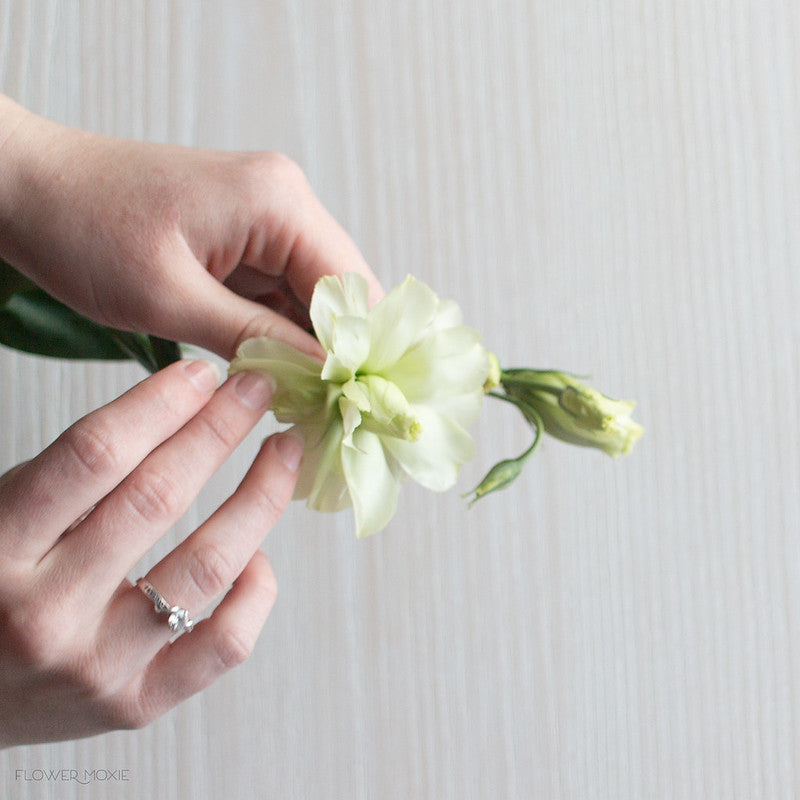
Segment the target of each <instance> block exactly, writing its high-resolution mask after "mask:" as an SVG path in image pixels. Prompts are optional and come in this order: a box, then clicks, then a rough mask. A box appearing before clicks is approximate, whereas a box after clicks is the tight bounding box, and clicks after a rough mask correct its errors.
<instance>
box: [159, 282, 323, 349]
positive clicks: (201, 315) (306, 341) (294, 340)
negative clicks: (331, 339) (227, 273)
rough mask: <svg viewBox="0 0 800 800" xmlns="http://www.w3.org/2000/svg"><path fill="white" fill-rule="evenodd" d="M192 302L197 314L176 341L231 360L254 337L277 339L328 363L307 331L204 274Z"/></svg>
mask: <svg viewBox="0 0 800 800" xmlns="http://www.w3.org/2000/svg"><path fill="white" fill-rule="evenodd" d="M192 288H193V291H194V292H195V295H194V297H193V298H192V300H191V304H192V307H193V308H194V309H195V311H196V313H195V314H193V315H192V317H191V319H185V320H182V321H181V329H180V335H178V332H177V331H174V332H173V333H172V334H171V335H172V336H173V338H176V337H177V338H180V339H181V340H183V341H190V342H192V343H193V344H197V345H199V346H201V347H204V348H206V349H207V350H211V351H212V352H215V353H217V354H219V355H221V356H222V357H223V358H225V359H227V360H229V361H230V360H231V359H233V358H234V356H235V355H236V351H237V350H238V348H239V345H240V344H241V343H242V342H243V341H245V340H246V339H250V338H252V337H254V336H266V337H267V338H270V339H277V340H279V341H282V342H286V344H290V345H291V346H292V347H295V348H297V349H298V350H300V351H301V352H303V353H307V354H308V355H310V356H313V357H316V358H319V359H320V360H323V359H324V356H325V353H324V351H323V349H322V347H321V346H320V344H319V342H318V341H317V340H316V339H315V338H314V336H312V335H311V334H310V333H308V332H307V331H305V330H303V327H301V326H300V325H298V324H296V322H294V321H292V320H293V319H295V315H292V318H291V319H290V318H287V317H285V316H283V315H282V314H280V313H278V312H276V311H274V310H273V309H271V308H268V307H267V306H266V305H264V304H263V303H260V302H255V301H254V300H250V299H247V298H244V297H240V296H239V295H238V294H235V293H234V292H233V291H231V290H230V289H229V288H228V287H227V286H225V285H223V284H221V283H219V282H218V281H216V280H215V279H214V278H212V277H211V276H210V275H209V274H208V273H205V272H203V273H202V274H201V275H200V277H198V280H197V281H196V282H195V283H194V285H193V287H192Z"/></svg>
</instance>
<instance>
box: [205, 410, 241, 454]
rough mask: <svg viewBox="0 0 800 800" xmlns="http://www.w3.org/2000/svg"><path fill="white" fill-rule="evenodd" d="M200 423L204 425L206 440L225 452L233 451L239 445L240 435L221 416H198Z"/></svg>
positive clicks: (206, 414) (207, 414)
mask: <svg viewBox="0 0 800 800" xmlns="http://www.w3.org/2000/svg"><path fill="white" fill-rule="evenodd" d="M198 423H199V424H200V425H202V427H203V429H204V432H205V434H206V438H208V439H211V441H212V442H214V444H216V445H218V446H220V447H221V448H222V449H223V450H225V451H228V450H233V448H234V447H236V445H237V444H238V443H239V438H240V437H239V435H238V434H237V432H236V431H235V430H234V428H233V427H232V426H231V424H230V423H229V422H228V421H227V420H226V419H225V417H223V416H222V415H220V414H212V413H209V412H206V413H202V414H200V415H199V416H198Z"/></svg>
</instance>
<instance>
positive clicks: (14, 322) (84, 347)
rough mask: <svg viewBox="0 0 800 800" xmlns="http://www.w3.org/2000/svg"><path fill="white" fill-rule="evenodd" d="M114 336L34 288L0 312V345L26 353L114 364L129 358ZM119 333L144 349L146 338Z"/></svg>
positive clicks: (16, 295) (20, 295)
mask: <svg viewBox="0 0 800 800" xmlns="http://www.w3.org/2000/svg"><path fill="white" fill-rule="evenodd" d="M115 333H117V332H115V331H113V330H112V329H110V328H106V327H105V326H104V325H100V324H98V323H96V322H92V321H91V320H89V319H86V317H83V316H81V315H80V314H78V313H77V312H75V311H73V310H72V309H71V308H69V307H67V306H65V305H64V304H63V303H60V302H59V301H58V300H55V299H54V298H52V297H50V295H49V294H47V292H45V291H44V290H42V289H39V288H37V287H34V288H32V289H26V290H24V291H21V292H18V293H16V294H14V295H13V296H11V297H10V298H8V299H7V301H6V303H5V305H4V306H3V307H2V308H0V343H2V344H4V345H6V346H7V347H13V348H16V349H17V350H22V351H24V352H26V353H35V354H37V355H43V356H51V357H53V358H86V359H100V360H115V361H116V360H123V359H127V358H130V357H131V353H130V352H129V351H126V350H125V349H123V348H122V347H121V346H120V344H119V342H118V341H117V339H116V338H115ZM121 333H123V335H124V336H125V337H126V338H130V337H137V340H139V339H140V340H143V341H144V342H145V345H144V347H145V348H148V345H147V343H146V342H147V338H146V337H144V336H140V335H139V334H131V333H125V332H121ZM139 360H141V359H139Z"/></svg>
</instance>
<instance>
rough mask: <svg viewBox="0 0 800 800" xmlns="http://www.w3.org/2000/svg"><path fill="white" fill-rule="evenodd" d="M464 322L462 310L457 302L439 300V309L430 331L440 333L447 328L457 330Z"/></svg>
mask: <svg viewBox="0 0 800 800" xmlns="http://www.w3.org/2000/svg"><path fill="white" fill-rule="evenodd" d="M462 320H463V315H462V313H461V308H460V307H459V305H458V303H456V301H455V300H449V299H447V300H439V307H438V308H437V309H436V315H435V316H434V318H433V319H432V320H431V324H430V330H431V331H440V330H444V329H446V328H455V327H458V326H459V325H461V322H462Z"/></svg>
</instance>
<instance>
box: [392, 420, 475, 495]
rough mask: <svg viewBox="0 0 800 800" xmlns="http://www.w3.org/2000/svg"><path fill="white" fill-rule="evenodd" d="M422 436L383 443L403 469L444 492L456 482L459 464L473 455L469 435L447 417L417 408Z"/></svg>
mask: <svg viewBox="0 0 800 800" xmlns="http://www.w3.org/2000/svg"><path fill="white" fill-rule="evenodd" d="M418 413H419V417H420V421H421V422H422V436H420V438H419V440H418V441H416V442H405V441H403V440H401V439H388V438H386V439H384V440H383V445H384V447H385V448H386V449H387V450H388V451H389V452H390V453H391V454H392V455H393V456H394V457H395V458H396V459H397V461H398V462H399V464H400V466H401V467H402V468H403V470H405V472H406V473H407V474H408V475H409V476H410V477H411V478H413V479H414V480H415V481H417V483H421V484H422V485H423V486H424V487H425V488H426V489H432V490H433V491H435V492H443V491H445V490H446V489H449V488H450V487H451V486H453V484H454V483H455V482H456V478H457V477H458V470H459V468H460V467H461V465H462V464H464V463H465V462H467V461H469V460H470V459H471V458H472V457H473V456H474V455H475V443H474V442H473V441H472V437H471V436H470V435H469V434H468V433H467V432H466V431H465V430H464V429H463V428H462V427H461V426H460V425H459V424H458V423H457V422H454V421H453V420H452V419H450V418H449V417H447V416H445V415H443V414H439V413H437V412H435V411H432V410H431V409H428V408H419V409H418Z"/></svg>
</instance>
